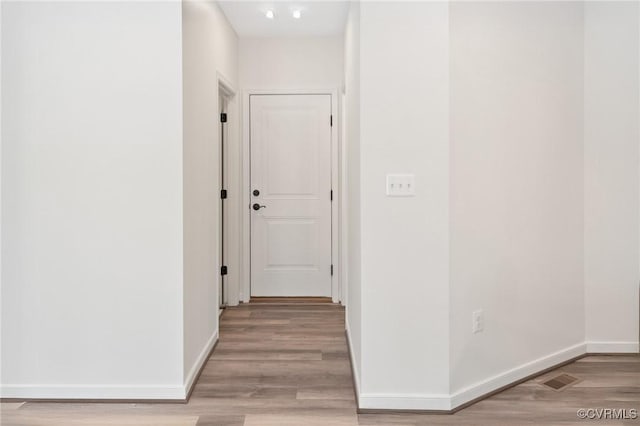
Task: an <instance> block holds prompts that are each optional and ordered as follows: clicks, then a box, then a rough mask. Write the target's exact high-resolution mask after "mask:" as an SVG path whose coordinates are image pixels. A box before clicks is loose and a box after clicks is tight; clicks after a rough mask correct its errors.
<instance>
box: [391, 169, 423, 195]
mask: <svg viewBox="0 0 640 426" xmlns="http://www.w3.org/2000/svg"><path fill="white" fill-rule="evenodd" d="M415 181H416V179H415V175H412V174H388V175H387V196H388V197H413V196H415V195H416V191H415V186H416V182H415Z"/></svg>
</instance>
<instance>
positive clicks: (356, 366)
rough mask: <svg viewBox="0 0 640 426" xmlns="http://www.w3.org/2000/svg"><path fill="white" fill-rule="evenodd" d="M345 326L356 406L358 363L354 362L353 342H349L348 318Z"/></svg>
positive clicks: (357, 402)
mask: <svg viewBox="0 0 640 426" xmlns="http://www.w3.org/2000/svg"><path fill="white" fill-rule="evenodd" d="M345 324H346V327H345V330H346V332H347V345H349V356H350V357H351V367H352V368H351V371H352V372H353V385H354V387H355V393H356V398H357V399H358V401H356V406H359V405H360V401H359V400H360V377H359V376H358V364H357V363H356V360H355V359H354V358H353V357H354V356H355V355H354V352H353V344H352V343H351V328H349V318H348V317H347V318H346V321H345Z"/></svg>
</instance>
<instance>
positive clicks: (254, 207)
mask: <svg viewBox="0 0 640 426" xmlns="http://www.w3.org/2000/svg"><path fill="white" fill-rule="evenodd" d="M252 207H253V209H254V210H256V211H258V210H260V209H266V208H267V206H261V205H260V204H258V203H255V204H254V205H253V206H252Z"/></svg>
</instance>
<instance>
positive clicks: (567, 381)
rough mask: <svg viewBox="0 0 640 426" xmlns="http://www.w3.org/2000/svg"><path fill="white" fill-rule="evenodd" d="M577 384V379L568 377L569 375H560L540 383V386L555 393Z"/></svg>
mask: <svg viewBox="0 0 640 426" xmlns="http://www.w3.org/2000/svg"><path fill="white" fill-rule="evenodd" d="M577 382H579V379H578V378H576V377H573V376H570V375H569V374H560V375H559V376H555V377H552V378H551V379H549V380H546V381H544V382H542V384H543V385H545V386H547V387H550V388H551V389H553V390H555V391H561V390H564V389H566V388H567V387H569V386H571V385H573V384H576V383H577Z"/></svg>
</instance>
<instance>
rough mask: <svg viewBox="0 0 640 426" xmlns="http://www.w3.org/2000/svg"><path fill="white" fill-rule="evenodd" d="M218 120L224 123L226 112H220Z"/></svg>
mask: <svg viewBox="0 0 640 426" xmlns="http://www.w3.org/2000/svg"><path fill="white" fill-rule="evenodd" d="M220 122H221V123H226V122H227V113H226V112H222V113H220Z"/></svg>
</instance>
